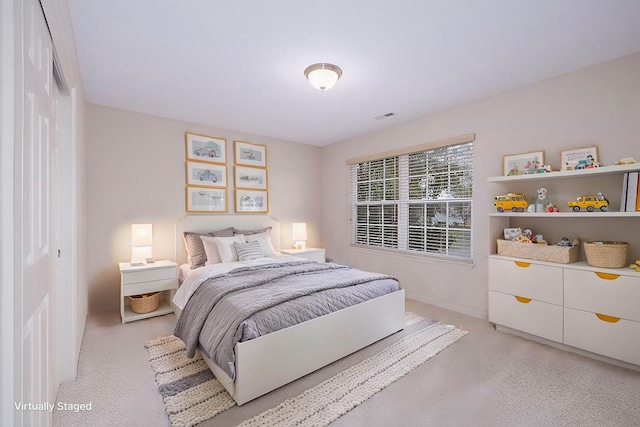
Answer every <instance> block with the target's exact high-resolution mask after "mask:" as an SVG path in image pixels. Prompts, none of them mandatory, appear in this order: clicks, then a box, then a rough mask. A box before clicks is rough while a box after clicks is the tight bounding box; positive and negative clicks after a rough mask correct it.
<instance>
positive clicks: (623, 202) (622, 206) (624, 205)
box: [620, 172, 629, 212]
mask: <svg viewBox="0 0 640 427" xmlns="http://www.w3.org/2000/svg"><path fill="white" fill-rule="evenodd" d="M628 182H629V172H625V174H624V175H623V176H622V198H621V199H620V212H626V210H627V183H628Z"/></svg>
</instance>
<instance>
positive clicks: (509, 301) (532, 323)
mask: <svg viewBox="0 0 640 427" xmlns="http://www.w3.org/2000/svg"><path fill="white" fill-rule="evenodd" d="M489 321H490V322H493V323H497V324H499V325H503V326H507V327H509V328H512V329H517V330H519V331H523V332H527V333H529V334H532V335H537V336H540V337H543V338H546V339H549V340H552V341H557V342H562V306H559V305H555V304H549V303H546V302H541V301H536V300H533V299H531V300H527V299H523V298H521V297H518V298H516V297H515V296H514V295H509V294H504V293H501V292H494V291H489Z"/></svg>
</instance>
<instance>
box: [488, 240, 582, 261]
mask: <svg viewBox="0 0 640 427" xmlns="http://www.w3.org/2000/svg"><path fill="white" fill-rule="evenodd" d="M576 243H577V244H575V245H573V246H555V245H539V244H536V243H520V242H513V241H511V240H502V239H498V255H504V256H510V257H514V258H525V259H534V260H537V261H547V262H557V263H560V264H570V263H572V262H576V261H578V255H579V254H580V248H579V242H576Z"/></svg>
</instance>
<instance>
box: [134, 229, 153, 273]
mask: <svg viewBox="0 0 640 427" xmlns="http://www.w3.org/2000/svg"><path fill="white" fill-rule="evenodd" d="M147 258H153V228H152V225H151V224H131V264H133V265H140V264H143V263H144V262H145V261H146V260H147Z"/></svg>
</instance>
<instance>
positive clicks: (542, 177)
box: [487, 163, 640, 182]
mask: <svg viewBox="0 0 640 427" xmlns="http://www.w3.org/2000/svg"><path fill="white" fill-rule="evenodd" d="M636 171H640V163H633V164H630V165H620V166H603V167H599V168H593V169H583V170H578V171H560V172H547V173H534V174H528V175H512V176H490V177H488V178H487V182H513V181H550V180H555V179H571V178H585V177H592V176H601V175H610V174H624V173H625V172H636Z"/></svg>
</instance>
